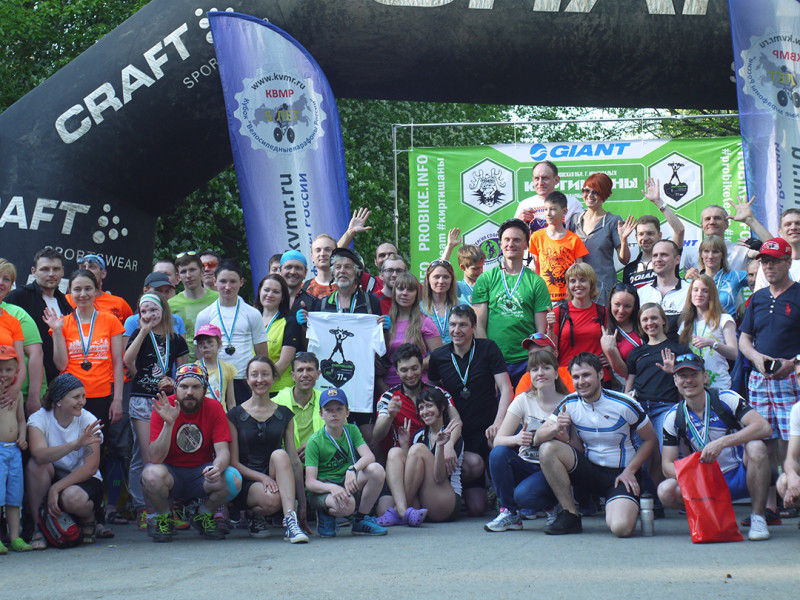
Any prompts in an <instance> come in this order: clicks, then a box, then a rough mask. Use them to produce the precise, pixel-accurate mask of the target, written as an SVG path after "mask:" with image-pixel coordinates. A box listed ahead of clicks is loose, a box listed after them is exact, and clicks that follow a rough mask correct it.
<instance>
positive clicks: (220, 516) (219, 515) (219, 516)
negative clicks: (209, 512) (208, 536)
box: [214, 504, 231, 535]
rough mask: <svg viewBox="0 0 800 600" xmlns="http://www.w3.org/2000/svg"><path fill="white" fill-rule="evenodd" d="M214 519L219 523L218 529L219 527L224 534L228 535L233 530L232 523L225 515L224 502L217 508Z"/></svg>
mask: <svg viewBox="0 0 800 600" xmlns="http://www.w3.org/2000/svg"><path fill="white" fill-rule="evenodd" d="M214 521H216V523H217V529H219V530H220V531H221V532H222V533H223V534H224V535H228V534H229V533H230V532H231V525H230V523H228V518H227V517H226V516H225V505H224V504H223V505H222V506H220V507H219V508H218V509H217V512H215V513H214Z"/></svg>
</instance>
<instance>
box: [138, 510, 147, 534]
mask: <svg viewBox="0 0 800 600" xmlns="http://www.w3.org/2000/svg"><path fill="white" fill-rule="evenodd" d="M136 526H137V527H138V528H139V529H141V530H143V531H147V511H146V510H140V511H139V513H138V514H137V515H136Z"/></svg>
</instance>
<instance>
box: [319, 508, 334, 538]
mask: <svg viewBox="0 0 800 600" xmlns="http://www.w3.org/2000/svg"><path fill="white" fill-rule="evenodd" d="M336 529H337V527H336V517H332V516H331V515H329V514H328V513H326V512H325V511H323V510H318V511H317V533H318V534H319V535H320V537H333V536H335V535H336Z"/></svg>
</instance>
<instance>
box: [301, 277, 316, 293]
mask: <svg viewBox="0 0 800 600" xmlns="http://www.w3.org/2000/svg"><path fill="white" fill-rule="evenodd" d="M312 281H314V278H313V277H312V278H311V279H306V280H305V281H304V282H303V285H301V286H300V290H301V291H303V292H307V291H308V288H309V286H310V285H311V282H312Z"/></svg>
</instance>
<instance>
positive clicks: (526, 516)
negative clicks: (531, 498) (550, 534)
mask: <svg viewBox="0 0 800 600" xmlns="http://www.w3.org/2000/svg"><path fill="white" fill-rule="evenodd" d="M519 516H520V517H522V520H523V521H534V520H536V519H541V518H543V517H546V516H547V515H546V514H545V512H544V511H543V510H539V511H536V510H533V509H532V508H520V509H519Z"/></svg>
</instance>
